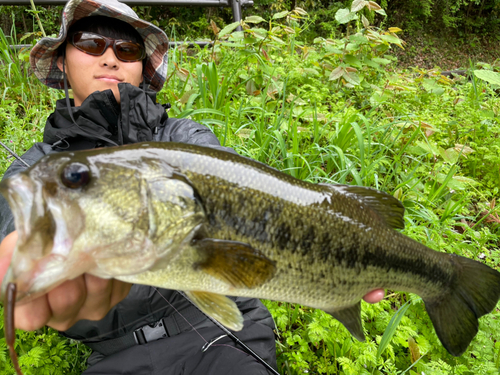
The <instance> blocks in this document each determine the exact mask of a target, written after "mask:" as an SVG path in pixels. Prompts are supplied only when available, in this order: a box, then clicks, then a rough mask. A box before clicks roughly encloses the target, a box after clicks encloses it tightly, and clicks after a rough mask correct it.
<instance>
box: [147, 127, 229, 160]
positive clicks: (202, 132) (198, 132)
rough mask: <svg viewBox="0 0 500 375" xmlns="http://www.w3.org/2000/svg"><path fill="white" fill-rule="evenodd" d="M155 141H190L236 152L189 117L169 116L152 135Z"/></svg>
mask: <svg viewBox="0 0 500 375" xmlns="http://www.w3.org/2000/svg"><path fill="white" fill-rule="evenodd" d="M154 140H155V141H164V142H180V143H190V144H194V145H199V146H208V147H213V148H216V149H219V150H222V151H228V152H233V153H236V152H235V151H234V150H233V149H232V148H230V147H224V146H221V144H220V142H219V140H218V139H217V137H216V136H215V134H214V133H212V131H211V130H210V129H209V128H207V127H206V126H204V125H201V124H198V123H197V122H194V121H193V120H189V119H185V118H183V119H174V118H169V119H167V120H166V121H165V122H164V126H163V127H162V128H161V129H160V131H159V132H158V134H156V135H155V136H154Z"/></svg>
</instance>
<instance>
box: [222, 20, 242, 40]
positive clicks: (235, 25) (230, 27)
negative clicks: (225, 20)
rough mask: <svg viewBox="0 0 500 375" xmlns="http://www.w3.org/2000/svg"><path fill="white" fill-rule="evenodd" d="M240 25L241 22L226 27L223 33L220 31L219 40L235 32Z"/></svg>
mask: <svg viewBox="0 0 500 375" xmlns="http://www.w3.org/2000/svg"><path fill="white" fill-rule="evenodd" d="M239 25H240V22H239V21H238V22H233V23H230V24H229V25H227V26H226V27H224V28H223V29H222V30H221V31H219V38H220V37H223V36H224V35H226V34H229V33H231V32H233V31H234V29H236V28H237V27H238V26H239Z"/></svg>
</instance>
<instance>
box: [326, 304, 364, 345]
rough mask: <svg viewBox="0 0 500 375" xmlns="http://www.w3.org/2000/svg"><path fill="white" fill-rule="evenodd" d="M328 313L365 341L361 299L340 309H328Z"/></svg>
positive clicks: (360, 339) (356, 336)
mask: <svg viewBox="0 0 500 375" xmlns="http://www.w3.org/2000/svg"><path fill="white" fill-rule="evenodd" d="M327 313H328V314H330V315H331V316H333V317H334V318H335V319H337V320H338V321H339V322H340V323H342V324H343V325H344V327H346V328H347V330H348V331H349V332H350V333H351V334H352V335H353V336H354V337H355V338H357V339H358V340H359V341H365V334H364V333H363V325H362V323H361V301H360V302H358V303H357V304H355V305H352V306H349V307H345V308H343V309H340V310H335V311H327Z"/></svg>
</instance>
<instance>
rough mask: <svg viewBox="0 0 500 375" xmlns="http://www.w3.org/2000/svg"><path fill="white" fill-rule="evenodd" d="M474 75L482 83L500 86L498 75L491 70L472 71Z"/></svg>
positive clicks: (499, 76)
mask: <svg viewBox="0 0 500 375" xmlns="http://www.w3.org/2000/svg"><path fill="white" fill-rule="evenodd" d="M474 75H475V76H476V77H477V78H479V79H482V80H483V81H486V82H488V83H491V84H492V85H499V86H500V73H497V72H494V71H492V70H474Z"/></svg>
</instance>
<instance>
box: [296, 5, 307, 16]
mask: <svg viewBox="0 0 500 375" xmlns="http://www.w3.org/2000/svg"><path fill="white" fill-rule="evenodd" d="M293 11H294V12H296V13H297V14H300V15H301V16H307V12H306V11H305V10H304V9H302V8H299V7H297V8H295V9H294V10H293Z"/></svg>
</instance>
